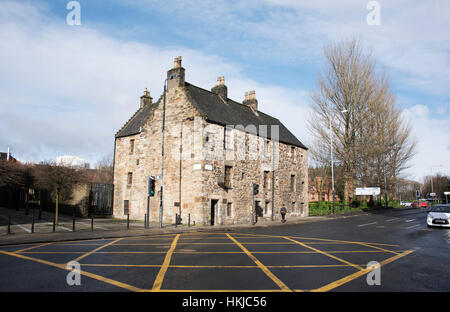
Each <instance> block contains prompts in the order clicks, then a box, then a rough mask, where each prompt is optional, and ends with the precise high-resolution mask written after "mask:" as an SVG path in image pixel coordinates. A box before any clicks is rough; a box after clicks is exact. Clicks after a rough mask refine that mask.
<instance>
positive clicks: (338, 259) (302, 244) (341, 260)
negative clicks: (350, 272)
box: [284, 236, 362, 270]
mask: <svg viewBox="0 0 450 312" xmlns="http://www.w3.org/2000/svg"><path fill="white" fill-rule="evenodd" d="M284 238H285V239H287V240H290V241H292V242H295V243H297V244H299V245H301V246H303V247H306V248H309V249H311V250H314V251H315V252H317V253H320V254H323V255H325V256H328V257H330V258H333V259H335V260H337V261H339V262H342V263H345V264H348V265H351V266H352V267H355V268H357V269H358V270H360V269H362V268H361V267H360V266H359V265H357V264H353V263H350V262H348V261H347V260H344V259H341V258H339V257H336V256H333V255H332V254H329V253H327V252H325V251H322V250H319V249H317V248H314V247H311V246H308V245H306V244H304V243H301V242H298V241H296V240H294V239H292V238H289V237H286V236H285V237H284Z"/></svg>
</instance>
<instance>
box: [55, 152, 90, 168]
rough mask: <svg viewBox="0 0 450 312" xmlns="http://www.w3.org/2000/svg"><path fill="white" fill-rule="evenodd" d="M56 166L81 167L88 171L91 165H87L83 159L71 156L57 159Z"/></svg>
mask: <svg viewBox="0 0 450 312" xmlns="http://www.w3.org/2000/svg"><path fill="white" fill-rule="evenodd" d="M56 164H57V165H60V166H67V167H81V168H87V169H89V167H90V165H89V163H87V162H86V160H84V159H83V158H80V157H77V156H70V155H64V156H58V157H56Z"/></svg>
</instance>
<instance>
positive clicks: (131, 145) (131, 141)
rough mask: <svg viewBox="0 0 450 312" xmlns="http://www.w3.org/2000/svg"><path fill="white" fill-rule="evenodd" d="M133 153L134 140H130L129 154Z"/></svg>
mask: <svg viewBox="0 0 450 312" xmlns="http://www.w3.org/2000/svg"><path fill="white" fill-rule="evenodd" d="M133 153H134V140H130V154H133Z"/></svg>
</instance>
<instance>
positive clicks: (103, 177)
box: [95, 155, 113, 183]
mask: <svg viewBox="0 0 450 312" xmlns="http://www.w3.org/2000/svg"><path fill="white" fill-rule="evenodd" d="M95 169H96V170H97V180H98V181H101V182H102V183H112V179H113V177H112V176H113V159H112V155H106V156H104V157H103V158H101V159H100V160H99V161H98V162H97V164H96V166H95Z"/></svg>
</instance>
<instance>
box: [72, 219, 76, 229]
mask: <svg viewBox="0 0 450 312" xmlns="http://www.w3.org/2000/svg"><path fill="white" fill-rule="evenodd" d="M72 232H75V217H73V219H72Z"/></svg>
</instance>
